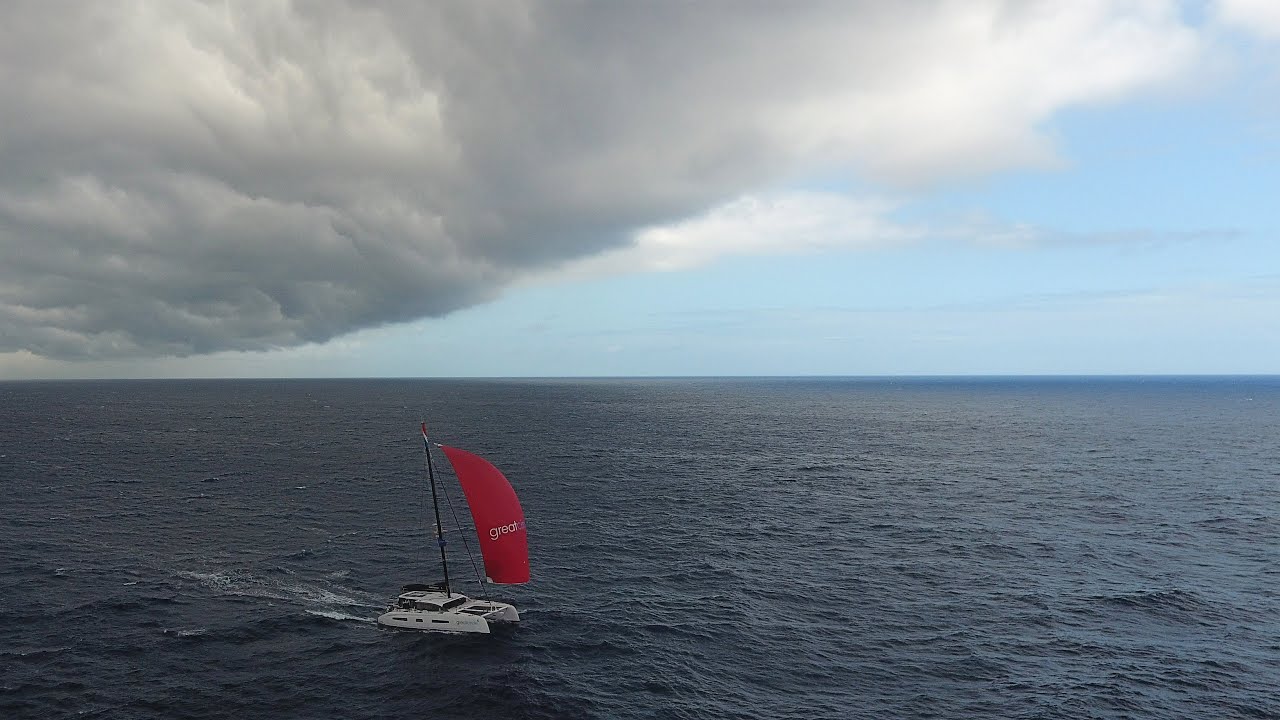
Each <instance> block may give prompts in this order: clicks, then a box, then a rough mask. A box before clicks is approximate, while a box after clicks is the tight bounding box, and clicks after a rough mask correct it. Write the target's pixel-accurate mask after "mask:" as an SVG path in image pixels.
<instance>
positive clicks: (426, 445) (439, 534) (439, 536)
mask: <svg viewBox="0 0 1280 720" xmlns="http://www.w3.org/2000/svg"><path fill="white" fill-rule="evenodd" d="M422 442H423V449H422V451H423V452H424V453H426V455H427V477H428V478H430V480H431V506H432V507H434V508H435V511H436V542H438V543H439V544H440V565H441V566H442V567H443V568H444V595H445V597H453V595H452V593H450V592H449V561H448V559H447V558H445V555H444V545H445V540H444V525H442V524H441V523H440V501H439V500H438V499H437V498H436V473H435V470H434V469H433V468H432V467H431V441H430V440H428V439H427V424H426V423H425V422H424V423H422Z"/></svg>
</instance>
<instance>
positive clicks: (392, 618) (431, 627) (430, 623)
mask: <svg viewBox="0 0 1280 720" xmlns="http://www.w3.org/2000/svg"><path fill="white" fill-rule="evenodd" d="M378 624H379V625H383V626H385V627H391V628H398V629H400V630H419V631H422V632H455V633H457V632H464V633H487V632H489V621H488V620H485V619H484V618H482V617H476V616H475V615H463V614H462V613H449V612H446V613H420V612H401V611H398V610H393V611H391V612H388V613H383V614H381V615H379V616H378Z"/></svg>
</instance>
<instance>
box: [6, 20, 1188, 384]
mask: <svg viewBox="0 0 1280 720" xmlns="http://www.w3.org/2000/svg"><path fill="white" fill-rule="evenodd" d="M1178 12H1179V11H1178V5H1177V4H1176V3H1172V2H1170V3H1162V2H1147V1H1142V0H1134V1H1133V2H1119V3H1115V2H1079V3H1055V2H1044V3H1015V4H1006V3H1000V2H994V0H993V1H992V2H976V3H975V2H967V3H960V2H937V3H930V4H918V3H908V4H885V3H849V2H837V3H820V2H815V3H806V4H803V5H795V4H778V3H767V2H760V3H731V4H730V3H726V4H717V3H693V4H690V3H676V2H671V3H665V2H664V3H657V4H643V5H636V4H627V3H599V4H583V5H573V4H568V3H545V4H543V3H533V4H522V3H510V2H496V1H495V2H488V1H480V2H473V3H459V4H435V3H425V4H424V3H411V2H403V3H396V2H385V3H375V4H370V3H356V2H342V1H340V0H328V1H321V2H314V3H290V2H285V1H284V0H263V1H262V2H231V3H203V2H145V1H143V0H139V1H137V2H131V3H127V4H112V5H110V6H108V5H103V4H95V3H78V4H70V5H68V4H54V5H51V4H48V3H41V2H34V1H28V2H21V1H19V2H13V3H8V4H6V5H5V6H4V8H3V10H0V13H3V22H0V96H3V97H4V98H5V102H4V108H3V110H0V113H3V114H2V115H0V353H9V354H11V355H15V357H16V354H22V357H28V356H39V357H45V358H56V359H64V360H77V359H104V358H107V359H109V358H117V359H119V358H134V357H165V356H177V357H181V356H187V355H191V354H205V353H213V352H219V351H255V350H265V349H272V348H283V347H293V346H297V345H301V344H306V343H316V342H324V341H326V340H328V339H330V338H334V337H337V336H340V335H343V334H346V333H350V332H352V331H355V330H359V329H362V328H369V327H376V326H379V325H384V324H388V323H397V322H403V321H407V320H411V319H414V318H421V317H428V316H439V315H442V314H446V313H449V312H451V311H453V310H456V309H459V308H463V307H466V306H468V305H472V304H475V303H479V302H483V301H485V300H487V299H490V298H493V297H495V296H496V295H497V294H498V293H500V292H501V291H502V289H503V288H504V287H506V286H509V285H510V284H511V283H513V282H517V281H519V280H520V279H522V278H525V277H529V276H530V275H536V274H541V273H546V272H547V271H548V270H549V269H553V268H557V267H562V266H565V265H567V264H570V263H573V262H575V261H579V260H581V259H582V258H588V257H592V256H594V255H597V254H599V253H602V252H606V251H610V250H616V249H618V248H625V247H628V246H630V245H632V244H634V246H635V247H636V248H637V250H636V252H641V253H642V254H644V255H645V257H646V258H647V259H646V262H648V263H650V264H652V265H653V266H655V267H661V266H664V265H665V266H672V265H680V264H682V263H691V262H700V261H703V259H705V258H707V257H711V256H716V255H720V254H723V253H728V252H734V251H737V250H747V251H752V252H758V251H762V249H763V248H765V247H766V246H770V247H772V246H776V244H777V243H778V242H779V237H780V234H781V233H782V232H784V231H788V232H789V231H791V230H794V229H796V228H793V227H791V226H789V225H786V224H785V223H783V225H782V226H781V227H775V226H771V225H770V224H769V223H771V222H774V221H775V220H776V219H777V218H778V217H779V215H778V214H776V213H773V214H771V213H770V212H769V211H768V210H767V209H765V210H762V209H761V208H760V207H759V206H752V205H751V203H758V202H760V200H759V198H760V197H764V196H762V195H761V193H762V192H765V189H767V188H770V187H776V186H778V184H779V183H785V182H786V181H787V180H788V179H790V178H797V177H804V176H805V175H806V174H808V173H820V172H825V171H830V170H832V169H837V170H839V171H841V172H848V173H852V174H854V175H856V176H857V177H859V178H863V179H865V180H866V182H868V183H871V184H873V185H874V184H877V183H878V184H881V185H883V186H886V187H892V188H897V189H903V188H906V189H910V188H915V187H921V186H928V185H931V184H935V183H939V182H947V181H950V180H954V179H957V178H965V177H971V176H975V175H982V174H985V173H991V172H997V171H1000V170H1003V169H1007V168H1013V167H1021V166H1027V165H1045V164H1051V163H1053V162H1054V161H1055V158H1054V150H1053V147H1052V143H1051V142H1050V141H1049V139H1047V138H1046V136H1045V135H1043V134H1042V133H1041V131H1040V127H1041V126H1042V124H1043V122H1044V121H1045V120H1046V119H1048V118H1049V117H1051V116H1052V115H1053V114H1054V113H1055V112H1058V111H1060V110H1061V109H1063V108H1066V107H1073V106H1079V105H1082V104H1091V103H1099V102H1108V101H1112V100H1115V99H1119V98H1123V97H1125V96H1127V95H1128V94H1130V93H1133V92H1135V91H1140V90H1142V89H1144V88H1147V87H1150V86H1152V85H1155V84H1158V83H1161V82H1164V81H1167V80H1169V79H1171V78H1174V77H1176V76H1177V75H1178V73H1179V72H1181V71H1182V70H1184V69H1186V68H1188V67H1190V66H1191V65H1192V64H1193V63H1194V60H1195V58H1196V54H1197V52H1198V51H1199V47H1198V40H1197V37H1196V36H1195V34H1194V32H1193V31H1192V30H1190V29H1189V28H1188V27H1186V26H1185V25H1184V23H1183V22H1182V20H1181V18H1180V17H1179V14H1178ZM765 196H767V195H765ZM787 202H792V201H791V200H788V201H787ZM795 202H819V200H817V199H815V198H809V199H808V200H803V199H801V200H795ZM822 202H827V201H826V200H823V201H822ZM850 202H851V203H852V204H853V205H854V206H856V205H858V202H865V201H858V202H853V201H850ZM716 208H720V209H719V210H716ZM873 210H874V209H873ZM845 211H849V212H854V213H855V214H857V213H858V212H859V211H858V208H857V207H854V208H853V209H852V210H849V208H844V209H843V210H840V212H845ZM864 215H865V216H866V217H870V218H872V220H868V221H867V222H869V223H870V225H868V226H867V227H865V228H864V230H875V229H876V226H875V224H874V215H875V212H874V211H872V212H870V213H869V214H867V213H863V214H862V215H859V217H863V216H864ZM837 217H841V216H839V214H837ZM699 218H700V219H699ZM751 222H755V223H757V224H756V225H751ZM749 225H751V226H750V227H748V226H749ZM800 229H801V230H803V228H800ZM854 234H857V233H854ZM864 234H865V233H864ZM802 236H804V233H802V232H801V233H796V234H795V235H788V236H787V240H786V241H787V242H801V243H805V242H817V243H819V244H821V243H822V242H829V241H828V240H812V241H805V240H803V239H798V238H801V237H802ZM859 237H862V235H859ZM664 250H665V251H667V252H668V254H667V255H665V256H664V255H662V254H661V253H662V251H664Z"/></svg>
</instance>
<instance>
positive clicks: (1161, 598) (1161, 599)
mask: <svg viewBox="0 0 1280 720" xmlns="http://www.w3.org/2000/svg"><path fill="white" fill-rule="evenodd" d="M1090 600H1093V601H1095V602H1101V603H1105V604H1108V605H1116V606H1119V607H1126V608H1135V609H1138V610H1150V611H1169V610H1176V611H1179V612H1187V613H1191V612H1201V611H1203V610H1205V609H1206V608H1207V607H1208V603H1206V602H1205V601H1204V600H1203V599H1202V598H1201V597H1200V595H1199V594H1198V593H1195V592H1192V591H1190V590H1178V589H1169V590H1137V591H1134V592H1127V593H1119V594H1115V595H1095V596H1093V597H1092V598H1090Z"/></svg>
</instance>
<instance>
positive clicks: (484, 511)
mask: <svg viewBox="0 0 1280 720" xmlns="http://www.w3.org/2000/svg"><path fill="white" fill-rule="evenodd" d="M440 449H441V450H444V454H445V455H446V456H447V457H448V458H449V462H450V463H452V464H453V471H454V472H455V473H457V475H458V482H459V483H461V484H462V492H464V493H466V495H467V505H469V506H471V517H472V519H474V520H475V522H476V534H477V535H479V537H480V552H481V554H482V555H484V572H485V575H488V576H489V581H490V582H495V583H503V584H515V583H526V582H529V537H528V534H527V533H526V532H525V528H524V510H522V509H521V508H520V499H519V498H517V497H516V491H515V490H512V489H511V483H509V482H507V478H506V477H504V476H503V475H502V472H501V471H499V470H498V468H496V467H494V466H493V465H492V464H491V463H490V462H489V461H488V460H485V459H484V458H482V457H480V456H479V455H472V454H471V453H469V452H467V451H466V450H459V449H458V448H452V447H449V446H447V445H441V446H440Z"/></svg>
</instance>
